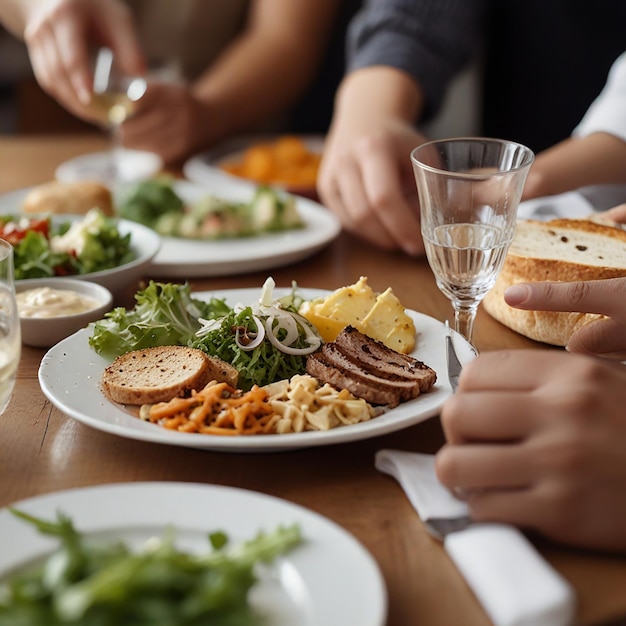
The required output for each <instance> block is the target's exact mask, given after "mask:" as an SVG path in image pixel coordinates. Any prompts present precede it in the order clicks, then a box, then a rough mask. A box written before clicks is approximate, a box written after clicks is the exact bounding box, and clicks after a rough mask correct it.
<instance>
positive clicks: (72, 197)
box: [22, 181, 113, 216]
mask: <svg viewBox="0 0 626 626" xmlns="http://www.w3.org/2000/svg"><path fill="white" fill-rule="evenodd" d="M95 207H97V208H99V209H100V210H101V211H102V212H103V213H104V214H105V215H109V216H112V215H113V197H112V194H111V192H110V191H109V189H108V188H107V187H105V186H104V185H102V184H100V183H97V182H90V181H82V182H74V183H62V182H59V181H53V182H50V183H46V184H45V185H39V186H38V187H35V188H34V189H33V190H32V191H30V192H29V193H28V195H27V196H26V198H25V199H24V202H23V204H22V211H23V212H24V213H62V214H68V215H73V214H78V215H84V214H85V213H87V212H88V211H89V210H90V209H93V208H95Z"/></svg>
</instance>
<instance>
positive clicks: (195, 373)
mask: <svg viewBox="0 0 626 626" xmlns="http://www.w3.org/2000/svg"><path fill="white" fill-rule="evenodd" d="M238 375H239V374H238V372H237V370H236V369H235V368H234V367H232V366H231V365H229V364H228V363H225V362H224V361H222V360H221V359H217V358H214V357H210V356H208V355H207V354H205V353H204V352H202V350H197V349H195V348H187V347H184V346H162V347H156V348H145V349H143V350H134V351H132V352H127V353H126V354H123V355H121V356H118V357H117V358H116V359H115V360H114V361H113V363H111V365H109V366H108V367H107V368H106V369H105V370H104V372H103V374H102V390H103V392H104V393H105V395H106V396H107V397H109V398H110V399H111V400H113V402H119V403H120V404H132V405H140V404H154V403H156V402H167V401H168V400H171V399H172V398H175V397H178V396H185V395H187V394H189V393H190V392H191V391H192V390H196V391H197V390H199V389H202V388H203V387H205V386H206V385H207V384H208V383H209V382H210V381H212V380H217V381H219V382H222V381H225V382H228V383H229V384H230V385H231V386H233V387H236V386H237V379H238Z"/></svg>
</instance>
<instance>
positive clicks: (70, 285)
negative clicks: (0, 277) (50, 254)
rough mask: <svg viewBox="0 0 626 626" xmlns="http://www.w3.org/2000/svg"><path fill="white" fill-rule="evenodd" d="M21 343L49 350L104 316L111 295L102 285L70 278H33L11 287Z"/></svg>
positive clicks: (110, 301)
mask: <svg viewBox="0 0 626 626" xmlns="http://www.w3.org/2000/svg"><path fill="white" fill-rule="evenodd" d="M15 292H16V294H15V295H16V300H17V308H18V312H19V314H20V322H21V330H22V342H23V343H24V344H25V345H28V346H33V347H37V348H49V347H50V346H53V345H54V344H56V343H58V342H59V341H61V340H62V339H65V337H68V336H69V335H71V334H73V333H75V332H76V331H77V330H80V329H81V328H84V327H85V326H87V325H88V324H89V323H90V322H94V321H96V320H99V319H101V318H102V317H104V314H105V313H106V312H107V311H109V310H110V309H111V307H112V305H113V295H112V294H111V292H110V291H109V290H108V289H107V288H106V287H103V286H102V285H98V284H96V283H92V282H89V281H86V280H79V279H73V278H33V279H27V280H20V281H18V283H17V284H16V286H15Z"/></svg>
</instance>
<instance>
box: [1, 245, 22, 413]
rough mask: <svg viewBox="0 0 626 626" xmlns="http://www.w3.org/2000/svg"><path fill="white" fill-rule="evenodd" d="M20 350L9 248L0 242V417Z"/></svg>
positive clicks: (19, 333)
mask: <svg viewBox="0 0 626 626" xmlns="http://www.w3.org/2000/svg"><path fill="white" fill-rule="evenodd" d="M21 349H22V337H21V332H20V318H19V315H18V312H17V303H16V301H15V284H14V281H13V246H12V245H11V244H10V243H8V242H7V241H5V240H4V239H0V414H2V413H3V412H4V409H6V406H7V404H8V403H9V399H10V398H11V392H12V391H13V385H14V384H15V375H16V374H17V366H18V364H19V361H20V354H21Z"/></svg>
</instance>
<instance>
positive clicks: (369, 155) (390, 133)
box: [318, 77, 425, 255]
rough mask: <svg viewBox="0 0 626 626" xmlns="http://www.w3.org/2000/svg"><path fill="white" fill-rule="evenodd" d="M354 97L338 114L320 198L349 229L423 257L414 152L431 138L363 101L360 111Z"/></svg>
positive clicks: (322, 173)
mask: <svg viewBox="0 0 626 626" xmlns="http://www.w3.org/2000/svg"><path fill="white" fill-rule="evenodd" d="M377 78H378V77H377ZM381 84H382V83H381ZM354 100H357V101H358V100H360V97H359V94H357V95H356V96H353V101H352V102H349V104H348V105H347V106H345V107H344V108H345V109H346V113H345V114H343V115H337V114H336V115H335V120H334V121H333V126H332V128H331V131H330V133H329V135H328V138H327V140H326V148H325V151H324V156H323V159H322V163H321V165H320V173H319V176H318V193H319V195H320V198H321V200H322V202H323V203H324V204H325V205H326V206H327V207H328V208H329V209H331V210H332V211H333V212H334V213H336V214H337V216H338V217H339V218H340V220H341V222H342V223H343V225H344V227H345V228H346V229H347V230H349V231H351V232H353V233H355V234H356V235H358V236H360V237H362V238H363V239H365V240H367V241H369V242H370V243H373V244H374V245H377V246H379V247H381V248H385V249H389V250H391V249H395V248H401V249H403V250H404V251H405V252H407V253H408V254H412V255H422V254H424V245H423V243H422V235H421V231H420V222H419V207H418V198H417V189H416V186H415V177H414V175H413V169H412V164H411V158H410V154H411V151H412V150H413V148H415V147H416V146H417V145H419V144H421V143H423V142H424V141H425V138H424V136H423V135H421V134H420V133H418V132H417V131H416V130H415V129H414V128H413V127H412V125H411V124H409V123H408V122H406V123H405V122H402V121H401V119H400V116H396V117H394V116H393V115H388V114H387V113H386V112H385V113H382V114H379V112H378V111H375V112H370V110H369V108H367V107H365V106H363V103H362V102H361V103H360V105H359V107H358V108H357V109H355V107H354V106H353V104H354ZM357 104H358V102H357ZM370 105H371V103H370ZM371 106H374V105H371ZM337 118H339V119H337Z"/></svg>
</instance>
